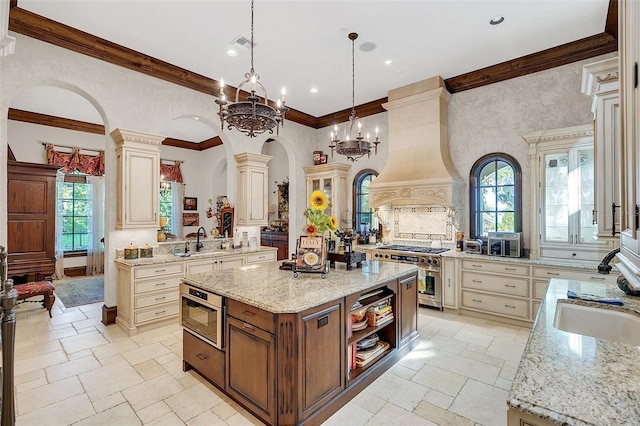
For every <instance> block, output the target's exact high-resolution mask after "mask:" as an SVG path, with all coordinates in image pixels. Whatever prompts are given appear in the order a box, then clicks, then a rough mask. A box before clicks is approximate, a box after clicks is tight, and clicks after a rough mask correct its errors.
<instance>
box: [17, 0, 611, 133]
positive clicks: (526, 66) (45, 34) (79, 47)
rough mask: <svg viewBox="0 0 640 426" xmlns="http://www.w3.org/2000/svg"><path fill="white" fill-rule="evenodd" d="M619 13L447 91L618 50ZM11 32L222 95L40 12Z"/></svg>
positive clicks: (455, 80)
mask: <svg viewBox="0 0 640 426" xmlns="http://www.w3.org/2000/svg"><path fill="white" fill-rule="evenodd" d="M14 4H16V3H15V2H13V1H12V3H11V5H12V6H13V5H14ZM617 11H618V0H610V1H609V10H608V13H607V19H606V22H605V31H604V32H603V33H601V34H597V35H594V36H591V37H587V38H584V39H581V40H577V41H574V42H571V43H567V44H563V45H561V46H557V47H553V48H551V49H546V50H543V51H540V52H536V53H533V54H530V55H527V56H523V57H520V58H516V59H513V60H510V61H506V62H503V63H500V64H496V65H493V66H490V67H486V68H483V69H480V70H476V71H471V72H469V73H465V74H461V75H459V76H456V77H451V78H448V79H446V80H445V85H446V87H447V90H449V92H450V93H457V92H461V91H464V90H469V89H474V88H477V87H482V86H486V85H489V84H493V83H497V82H500V81H504V80H508V79H511V78H515V77H521V76H524V75H527V74H531V73H534V72H539V71H543V70H546V69H550V68H554V67H558V66H561V65H566V64H569V63H572V62H575V61H580V60H583V59H588V58H592V57H595V56H599V55H603V54H605V53H611V52H614V51H616V50H617V48H618V44H617V33H618V20H617V15H618V14H617ZM9 30H11V31H15V32H17V33H20V34H23V35H26V36H28V37H32V38H35V39H38V40H41V41H44V42H47V43H51V44H54V45H56V46H60V47H63V48H65V49H69V50H72V51H74V52H77V53H82V54H84V55H88V56H91V57H93V58H96V59H100V60H103V61H106V62H109V63H112V64H115V65H119V66H122V67H124V68H127V69H130V70H132V71H137V72H141V73H143V74H146V75H149V76H153V77H156V78H160V79H162V80H165V81H168V82H171V83H174V84H178V85H181V86H184V87H187V88H190V89H193V90H196V91H199V92H202V93H206V94H209V95H212V96H215V95H217V93H216V91H215V89H214V87H218V82H217V81H216V80H213V79H210V78H208V77H205V76H202V75H200V74H196V73H193V72H191V71H189V70H186V69H184V68H180V67H177V66H175V65H172V64H170V63H167V62H164V61H161V60H159V59H156V58H153V57H151V56H148V55H145V54H143V53H140V52H136V51H134V50H131V49H128V48H126V47H124V46H120V45H118V44H115V43H112V42H110V41H108V40H104V39H101V38H100V37H96V36H93V35H91V34H88V33H85V32H83V31H80V30H78V29H75V28H72V27H69V26H67V25H64V24H61V23H59V22H56V21H53V20H50V19H47V18H45V17H42V16H40V15H36V14H34V13H31V12H29V11H26V10H24V9H20V8H19V7H15V6H14V7H11V9H10V11H9ZM427 77H431V76H427ZM227 90H235V88H233V87H229V88H228V89H227ZM243 94H244V92H243ZM244 95H246V94H244ZM386 101H387V98H381V99H378V100H375V101H371V102H368V103H366V104H363V105H359V106H357V107H356V109H357V111H358V116H359V117H360V118H364V117H367V116H369V115H373V114H378V113H380V112H383V111H384V109H383V108H382V104H383V103H384V102H386ZM350 113H351V108H349V109H345V110H342V111H337V112H334V113H332V114H327V115H324V116H321V117H314V116H312V115H309V114H306V113H304V112H302V111H298V110H294V109H290V110H289V111H287V115H286V118H287V120H289V121H293V122H296V123H299V124H302V125H305V126H309V127H312V128H315V129H319V128H323V127H326V126H329V125H332V124H334V123H342V122H345V121H348V118H349V114H350Z"/></svg>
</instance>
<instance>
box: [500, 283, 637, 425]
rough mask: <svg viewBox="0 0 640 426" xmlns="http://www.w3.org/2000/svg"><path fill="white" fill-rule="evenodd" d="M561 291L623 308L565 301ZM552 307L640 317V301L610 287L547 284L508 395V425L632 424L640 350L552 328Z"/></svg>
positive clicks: (591, 284) (553, 312)
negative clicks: (569, 306) (563, 305)
mask: <svg viewBox="0 0 640 426" xmlns="http://www.w3.org/2000/svg"><path fill="white" fill-rule="evenodd" d="M567 290H572V291H575V292H577V293H586V294H595V295H597V296H599V297H619V298H621V299H622V300H623V302H624V306H611V305H605V304H602V303H596V302H587V301H583V300H575V299H567ZM557 303H573V304H579V305H585V306H597V307H598V308H600V309H611V310H617V311H624V312H629V313H632V314H634V315H638V316H640V298H638V297H632V296H627V295H625V294H624V293H623V292H622V291H620V290H619V289H618V288H617V287H616V286H615V285H610V284H602V283H589V282H581V281H571V280H563V279H552V280H551V283H550V284H549V288H548V290H547V293H546V295H545V297H544V300H543V303H542V306H541V308H540V311H539V314H538V316H537V318H536V321H535V323H534V326H533V329H532V332H531V335H530V337H529V341H528V342H527V345H526V347H525V350H524V354H523V356H522V358H521V360H520V364H519V366H518V370H517V372H516V375H515V378H514V380H513V383H512V385H511V390H510V391H509V397H508V400H507V404H508V406H509V425H520V424H521V423H520V419H523V420H524V421H525V422H528V423H526V424H531V425H541V426H543V425H545V426H546V425H550V424H562V425H637V424H638V421H639V420H638V419H640V405H639V404H638V394H639V392H640V381H639V378H640V347H638V346H632V345H626V344H622V343H617V342H613V341H608V340H603V339H598V338H595V337H590V336H584V335H580V334H573V333H568V332H565V331H562V330H558V329H556V328H555V327H554V326H553V322H554V317H555V311H556V305H557ZM638 332H640V330H638Z"/></svg>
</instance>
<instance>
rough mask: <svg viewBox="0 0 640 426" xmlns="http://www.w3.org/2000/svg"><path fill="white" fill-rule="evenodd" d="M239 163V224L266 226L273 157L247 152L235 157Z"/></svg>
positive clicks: (237, 208) (237, 215)
mask: <svg viewBox="0 0 640 426" xmlns="http://www.w3.org/2000/svg"><path fill="white" fill-rule="evenodd" d="M235 158H236V162H237V163H238V182H237V183H238V199H237V203H236V217H237V224H238V225H240V226H254V225H255V226H266V225H268V224H269V223H268V222H269V220H268V216H267V215H268V196H269V169H268V167H267V163H268V162H269V160H271V156H269V155H262V154H253V153H249V152H245V153H242V154H237V155H236V156H235Z"/></svg>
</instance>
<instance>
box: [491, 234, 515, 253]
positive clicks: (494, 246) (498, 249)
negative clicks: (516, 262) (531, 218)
mask: <svg viewBox="0 0 640 426" xmlns="http://www.w3.org/2000/svg"><path fill="white" fill-rule="evenodd" d="M521 241H522V233H521V232H489V244H488V248H487V253H488V254H489V255H490V256H502V257H520V256H522V243H521Z"/></svg>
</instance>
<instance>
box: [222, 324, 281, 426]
mask: <svg viewBox="0 0 640 426" xmlns="http://www.w3.org/2000/svg"><path fill="white" fill-rule="evenodd" d="M226 329H227V345H226V352H227V379H226V391H227V392H228V393H229V394H230V395H231V396H232V397H234V398H236V399H237V400H238V401H240V402H241V403H242V404H243V405H245V406H246V407H248V408H249V409H250V410H251V411H252V412H253V413H254V414H256V415H257V416H258V417H260V418H261V419H262V420H264V421H266V422H268V423H269V424H275V422H276V336H275V335H274V334H271V333H269V332H267V331H264V330H262V329H260V328H258V327H257V326H255V325H253V324H250V323H248V322H244V321H240V320H238V319H236V318H233V317H230V316H227V327H226Z"/></svg>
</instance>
